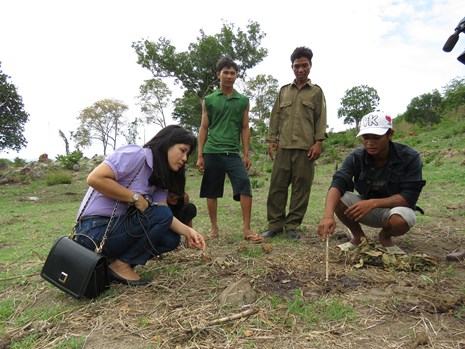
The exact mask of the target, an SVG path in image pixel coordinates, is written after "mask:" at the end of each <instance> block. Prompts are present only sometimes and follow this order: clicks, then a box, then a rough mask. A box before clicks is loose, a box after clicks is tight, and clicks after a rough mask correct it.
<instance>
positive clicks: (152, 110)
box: [139, 79, 171, 128]
mask: <svg viewBox="0 0 465 349" xmlns="http://www.w3.org/2000/svg"><path fill="white" fill-rule="evenodd" d="M139 92H140V94H139V101H140V106H141V111H142V112H143V113H144V114H145V115H146V119H145V120H146V122H147V123H149V124H151V123H154V124H156V125H158V126H161V127H162V128H163V127H166V117H165V112H164V110H165V108H166V107H167V105H168V102H169V101H170V97H171V91H170V89H169V88H168V86H167V85H166V84H165V83H164V82H163V81H162V80H161V79H150V80H146V81H145V82H144V83H143V84H142V85H141V86H140V89H139Z"/></svg>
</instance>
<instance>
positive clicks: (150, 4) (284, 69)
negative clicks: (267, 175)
mask: <svg viewBox="0 0 465 349" xmlns="http://www.w3.org/2000/svg"><path fill="white" fill-rule="evenodd" d="M0 14H1V16H0V62H2V70H3V72H4V73H6V74H7V75H9V76H10V77H11V79H10V81H11V82H13V83H14V84H15V86H16V87H17V89H18V92H19V94H20V95H21V96H22V97H23V102H24V105H25V109H26V111H27V112H28V113H29V114H30V119H29V122H28V123H27V124H26V133H25V136H26V139H27V140H28V146H27V147H26V148H24V149H23V150H21V151H20V152H19V153H15V152H11V151H10V152H9V153H5V152H3V153H1V152H0V157H8V158H14V157H16V156H19V157H21V158H25V159H28V160H36V159H37V157H38V156H39V155H40V154H42V153H48V155H49V157H50V158H54V157H55V156H56V155H57V154H63V153H64V152H65V148H64V143H63V141H62V140H61V138H60V137H59V135H58V129H61V130H63V131H64V132H65V133H68V132H69V131H71V130H75V129H76V127H77V121H76V117H77V116H78V115H79V113H80V111H81V110H82V109H84V108H85V107H88V106H90V105H92V104H93V103H94V102H96V101H98V100H100V99H103V98H111V99H117V100H120V101H122V102H124V103H126V104H127V105H128V106H129V111H128V112H127V113H126V116H127V117H128V118H129V119H134V117H135V116H140V111H139V108H138V106H137V105H136V104H135V102H136V96H137V94H138V89H139V86H140V84H141V83H142V82H143V80H144V79H148V78H150V75H149V73H148V71H145V70H144V69H143V68H142V67H140V66H139V65H138V64H137V63H136V54H135V53H134V50H133V49H132V48H131V44H132V43H133V42H134V41H138V40H141V39H150V40H152V41H156V40H157V39H158V38H159V37H161V36H163V37H166V38H167V39H169V40H171V42H172V44H174V45H175V46H176V48H177V49H178V50H179V51H183V50H186V49H187V45H188V44H189V43H191V42H193V41H195V40H196V38H197V36H198V35H199V30H200V29H203V30H204V31H205V32H206V34H214V33H217V32H218V31H219V30H220V28H221V26H222V23H223V22H224V21H227V22H230V23H234V24H235V25H236V26H239V27H241V28H245V26H246V25H247V22H248V21H249V20H254V21H257V22H259V23H260V25H261V28H262V30H263V31H264V32H265V33H266V38H265V39H264V40H263V46H264V47H266V48H267V49H268V56H267V57H266V58H265V59H264V61H263V62H262V63H260V64H259V65H258V66H257V67H256V68H254V69H253V71H250V73H249V74H248V75H249V77H252V76H254V75H256V74H259V73H264V74H271V75H273V76H274V77H275V78H277V79H278V80H279V83H280V84H285V83H288V82H290V81H291V80H292V79H293V73H292V70H291V63H290V60H289V56H290V54H291V52H292V51H293V49H294V48H295V47H296V46H308V47H310V48H311V49H312V50H313V52H314V58H313V67H312V70H311V72H310V77H311V79H312V81H313V82H315V83H317V84H319V85H320V86H321V87H322V88H323V91H324V92H325V95H326V99H327V104H328V124H329V127H330V128H333V129H335V130H339V129H341V128H343V125H342V123H341V121H340V120H339V119H338V118H337V109H338V107H339V102H340V99H341V98H342V96H343V95H344V92H345V91H346V90H347V89H349V88H351V87H353V86H356V85H360V84H368V85H370V86H372V87H374V88H376V89H377V91H378V94H379V96H380V98H381V104H380V106H381V108H382V109H384V110H385V111H386V112H387V113H389V114H391V115H393V116H395V115H397V114H400V113H403V112H404V111H405V109H406V106H407V105H408V103H409V102H410V101H411V99H412V98H413V97H415V96H418V95H420V94H422V93H426V92H430V91H431V90H433V89H435V88H437V89H441V88H442V87H443V86H444V85H445V84H447V83H448V82H449V81H450V80H451V79H453V78H455V77H458V76H462V77H463V76H464V75H465V65H462V64H460V63H459V62H458V61H457V60H456V57H457V56H458V55H459V54H460V53H461V52H462V51H463V50H465V38H464V37H462V38H461V39H460V40H459V42H458V44H457V45H456V47H455V49H454V51H452V53H445V52H443V51H442V46H443V44H444V42H445V40H446V39H447V38H448V37H449V35H450V34H452V32H453V29H454V28H455V26H456V25H457V24H458V22H459V21H460V20H461V19H462V18H463V17H464V16H465V2H464V0H437V1H415V0H409V1H406V0H404V1H388V0H359V1H357V0H352V1H333V0H325V1H321V0H320V1H314V0H305V1H287V2H282V1H279V2H277V1H276V2H275V1H251V0H236V1H233V2H226V1H223V2H222V1H213V0H207V1H193V0H185V1H184V0H183V1H181V0H171V1H154V0H152V1H145V0H144V1H138V0H134V1H115V0H112V1H97V0H93V1H90V0H80V1H47V0H42V1H36V0H6V1H5V0H2V1H1V2H0ZM156 131H157V129H156V128H153V129H149V130H146V133H147V137H151V136H152V135H153V134H154V133H155V132H156ZM95 152H100V153H101V152H102V150H101V146H99V147H98V148H97V149H89V150H86V151H85V154H86V155H92V154H94V153H95Z"/></svg>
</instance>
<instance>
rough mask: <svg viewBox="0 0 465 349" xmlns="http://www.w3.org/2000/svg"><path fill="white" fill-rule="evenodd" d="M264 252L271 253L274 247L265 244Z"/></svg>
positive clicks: (263, 245)
mask: <svg viewBox="0 0 465 349" xmlns="http://www.w3.org/2000/svg"><path fill="white" fill-rule="evenodd" d="M262 251H263V252H265V253H267V254H268V253H271V251H273V245H272V244H270V243H263V244H262Z"/></svg>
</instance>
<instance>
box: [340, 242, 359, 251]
mask: <svg viewBox="0 0 465 349" xmlns="http://www.w3.org/2000/svg"><path fill="white" fill-rule="evenodd" d="M337 247H338V248H339V249H340V250H341V251H342V252H349V251H352V250H355V249H356V248H357V247H358V245H355V244H353V243H351V242H350V241H347V242H344V243H343V244H339V245H337Z"/></svg>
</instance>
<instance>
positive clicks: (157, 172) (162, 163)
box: [144, 125, 197, 195]
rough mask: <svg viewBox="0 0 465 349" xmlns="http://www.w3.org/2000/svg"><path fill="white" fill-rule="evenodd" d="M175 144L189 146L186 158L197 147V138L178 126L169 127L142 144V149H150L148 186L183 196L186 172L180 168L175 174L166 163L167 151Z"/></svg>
mask: <svg viewBox="0 0 465 349" xmlns="http://www.w3.org/2000/svg"><path fill="white" fill-rule="evenodd" d="M175 144H188V145H190V150H189V153H188V154H187V155H188V156H189V155H190V154H191V153H192V152H193V151H194V149H195V147H196V146H197V138H195V136H194V135H193V133H192V132H190V131H188V130H186V129H184V128H182V127H181V126H178V125H170V126H167V127H165V128H163V129H161V130H160V131H159V132H158V133H157V134H156V135H155V137H153V138H152V139H151V140H150V141H148V142H147V143H146V144H144V148H150V149H152V155H153V172H152V175H151V176H150V178H149V184H150V185H155V186H156V187H158V188H161V189H167V190H168V191H169V192H171V193H175V194H178V195H183V194H184V191H185V186H186V173H185V172H186V170H185V168H181V169H180V170H179V171H177V172H175V171H173V170H171V168H170V166H169V163H168V149H170V148H171V147H172V146H173V145H175Z"/></svg>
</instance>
